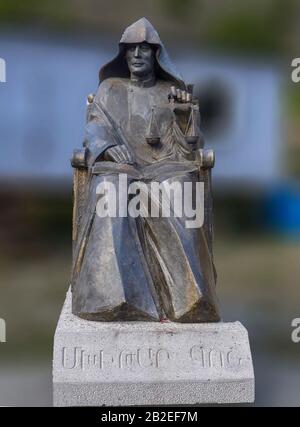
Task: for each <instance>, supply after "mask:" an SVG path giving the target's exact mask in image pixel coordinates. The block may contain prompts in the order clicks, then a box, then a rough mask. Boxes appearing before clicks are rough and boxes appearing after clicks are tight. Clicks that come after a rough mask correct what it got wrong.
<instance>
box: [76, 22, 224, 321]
mask: <svg viewBox="0 0 300 427" xmlns="http://www.w3.org/2000/svg"><path fill="white" fill-rule="evenodd" d="M142 42H147V43H149V44H151V45H152V46H153V48H154V49H155V82H152V83H151V84H145V85H136V83H135V82H133V81H131V80H130V73H129V69H128V66H127V62H126V59H125V51H126V46H127V45H128V44H130V43H142ZM99 78H100V84H99V87H98V91H97V93H96V95H95V98H94V101H93V102H92V104H90V105H89V107H88V113H87V125H86V137H85V142H84V146H85V147H86V161H87V164H88V168H89V169H88V170H89V172H88V184H87V186H88V188H87V191H86V194H87V195H86V201H85V208H84V213H83V215H82V218H81V221H80V222H79V225H78V233H77V237H76V241H75V246H74V260H73V274H72V310H73V313H74V314H76V315H78V316H80V317H83V318H85V319H89V320H99V321H120V320H148V321H149V320H150V321H159V320H162V319H169V320H172V321H178V322H211V321H218V320H219V313H218V307H217V300H216V293H215V271H214V266H213V260H212V254H211V248H210V245H209V242H208V239H207V234H206V233H205V230H204V227H200V228H187V227H186V226H185V224H186V219H187V218H185V217H184V216H182V217H174V216H171V217H162V216H160V217H151V216H148V217H147V216H146V217H143V216H138V217H132V216H130V215H128V216H116V217H111V216H106V217H100V216H99V215H97V203H98V201H99V197H100V196H99V194H97V188H99V187H98V186H99V185H101V184H103V183H113V184H115V188H117V189H118V184H119V177H120V174H126V175H127V185H128V186H129V184H130V183H132V182H134V181H142V182H144V184H145V185H146V186H148V187H149V188H150V185H151V183H152V182H153V181H155V182H159V183H162V182H167V183H170V184H172V183H173V182H178V183H180V184H183V183H184V182H192V183H196V182H197V181H199V166H198V164H197V161H196V155H195V151H192V150H191V148H190V146H189V144H187V143H186V141H185V138H184V133H183V131H182V129H181V127H180V126H179V124H178V121H177V120H176V112H175V110H174V106H173V104H172V103H170V102H169V99H168V95H169V93H170V86H172V85H173V86H174V85H175V86H176V87H180V88H182V89H184V88H185V84H184V82H183V81H182V79H181V77H180V76H179V74H178V73H177V72H176V70H175V68H174V66H173V65H172V63H171V61H170V60H169V57H168V55H167V52H166V50H165V48H164V46H163V44H162V43H161V41H160V38H159V36H158V34H157V32H156V30H155V29H154V28H153V26H152V25H151V24H150V22H149V21H147V20H146V19H145V18H142V19H140V20H139V21H137V22H136V23H134V24H133V25H131V26H130V27H128V28H127V29H126V30H125V32H124V34H123V36H122V38H121V41H120V43H119V53H118V55H117V56H116V57H115V58H114V59H113V60H112V61H111V62H109V63H108V64H106V65H104V66H103V67H102V68H101V70H100V73H99ZM153 111H154V112H155V121H156V126H157V129H156V131H157V132H158V134H159V136H160V142H159V144H157V145H151V144H149V143H148V142H147V134H148V133H149V123H150V122H151V120H152V119H153V114H154V113H153ZM122 144H124V145H126V147H127V149H128V150H129V151H130V153H131V155H132V157H133V159H134V162H133V164H132V165H126V164H118V163H114V162H110V161H105V160H104V159H103V154H104V152H105V150H107V149H108V148H110V147H113V146H116V145H122ZM200 144H201V143H200ZM149 194H150V193H149ZM101 197H109V196H108V195H106V196H103V195H102V196H101ZM117 197H118V198H119V197H122V194H117ZM147 197H148V196H147ZM150 198H151V196H150ZM147 201H148V199H147V200H146V201H145V203H147ZM154 202H155V203H158V204H159V203H160V202H157V201H154ZM173 202H174V201H173ZM173 202H172V200H170V203H171V206H172V203H173ZM172 207H173V206H172Z"/></svg>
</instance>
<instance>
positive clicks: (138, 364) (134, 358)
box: [62, 347, 170, 370]
mask: <svg viewBox="0 0 300 427" xmlns="http://www.w3.org/2000/svg"><path fill="white" fill-rule="evenodd" d="M169 360H170V352H169V351H168V350H166V349H165V348H158V349H156V350H155V349H153V348H151V347H149V348H138V349H137V350H135V351H133V350H130V349H123V350H121V351H120V352H118V353H117V355H113V354H110V353H108V352H105V351H104V350H102V349H99V350H98V351H97V352H90V351H87V350H86V349H83V348H81V347H71V348H67V347H63V348H62V367H63V368H64V369H68V370H72V369H79V370H84V369H88V368H98V369H104V367H112V366H117V367H118V368H119V369H130V368H142V369H147V368H161V367H164V366H166V364H167V363H168V361H169Z"/></svg>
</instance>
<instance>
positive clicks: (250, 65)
mask: <svg viewBox="0 0 300 427" xmlns="http://www.w3.org/2000/svg"><path fill="white" fill-rule="evenodd" d="M98 40H99V41H101V37H99V38H98ZM99 45H100V43H99ZM99 45H97V46H96V45H95V44H90V43H89V41H88V40H85V42H83V43H81V44H80V45H78V44H77V43H76V42H70V43H69V42H66V43H65V42H64V43H62V42H61V40H59V39H56V38H53V39H49V38H47V39H40V40H38V39H37V37H33V38H31V37H29V36H28V37H26V36H25V37H24V35H23V34H22V35H21V34H19V35H18V34H13V35H11V34H8V35H7V37H5V36H3V35H2V37H1V41H0V52H1V57H3V58H4V59H5V60H6V64H7V82H6V83H5V84H1V103H0V109H1V110H0V114H1V125H0V140H1V142H2V144H1V146H2V150H1V156H0V175H1V177H2V179H3V178H5V179H11V180H15V179H19V178H30V179H31V180H32V179H34V180H40V179H41V178H46V179H48V178H58V179H61V180H64V181H66V180H67V179H68V178H70V177H71V172H72V171H71V167H70V162H69V159H70V157H71V154H72V151H73V149H74V148H76V147H80V146H81V143H82V139H83V131H84V123H85V108H86V97H87V95H88V94H89V93H91V92H94V91H95V90H96V88H97V84H98V70H99V67H100V66H101V64H103V63H105V62H106V61H107V60H109V59H111V58H112V56H114V54H115V51H116V43H115V42H112V41H110V42H107V40H105V41H104V42H103V44H102V46H101V45H100V47H99ZM173 50H174V49H173ZM170 51H171V53H172V47H171V49H170ZM175 62H176V64H177V66H178V69H179V70H180V71H181V72H182V74H183V77H184V79H185V80H186V81H187V82H189V83H195V87H194V90H195V92H197V94H198V95H199V98H200V109H201V114H202V125H203V131H204V134H205V137H206V141H207V147H211V148H214V149H215V152H216V158H217V162H216V166H215V170H214V177H215V183H216V185H217V184H218V183H227V182H228V183H232V182H236V183H239V185H240V184H241V183H243V182H245V183H247V184H249V183H250V184H258V185H264V184H267V183H268V182H274V180H275V179H277V178H278V177H279V176H280V174H281V171H280V162H279V157H280V153H281V148H280V147H281V115H280V108H279V107H280V102H279V101H280V100H279V95H280V76H279V72H278V70H277V68H276V67H275V65H274V64H272V63H270V64H266V63H264V64H261V63H259V62H257V63H256V62H255V61H248V62H247V63H242V62H238V61H237V60H235V59H234V58H222V57H221V58H218V59H217V58H216V57H210V56H199V54H198V53H197V52H190V53H189V54H184V53H183V52H178V51H176V58H175Z"/></svg>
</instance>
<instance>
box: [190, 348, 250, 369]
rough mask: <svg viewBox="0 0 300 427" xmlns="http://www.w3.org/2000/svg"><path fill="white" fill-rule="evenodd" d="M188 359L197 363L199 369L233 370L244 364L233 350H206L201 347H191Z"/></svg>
mask: <svg viewBox="0 0 300 427" xmlns="http://www.w3.org/2000/svg"><path fill="white" fill-rule="evenodd" d="M190 358H191V360H192V361H195V362H199V366H200V367H201V368H221V369H222V368H233V367H238V366H241V365H242V364H243V363H244V362H245V360H244V359H243V358H241V357H239V356H238V355H237V354H236V352H235V351H234V350H233V349H230V350H218V349H214V348H208V349H207V348H204V347H203V346H201V345H194V346H192V347H191V349H190Z"/></svg>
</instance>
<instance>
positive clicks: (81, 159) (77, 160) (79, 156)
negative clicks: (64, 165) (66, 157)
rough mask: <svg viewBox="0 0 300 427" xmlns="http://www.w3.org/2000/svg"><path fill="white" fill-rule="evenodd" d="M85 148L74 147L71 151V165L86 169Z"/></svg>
mask: <svg viewBox="0 0 300 427" xmlns="http://www.w3.org/2000/svg"><path fill="white" fill-rule="evenodd" d="M85 152H86V149H85V148H80V149H75V150H74V151H73V156H72V158H71V165H72V167H73V168H76V169H86V168H87V164H86V158H85Z"/></svg>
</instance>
